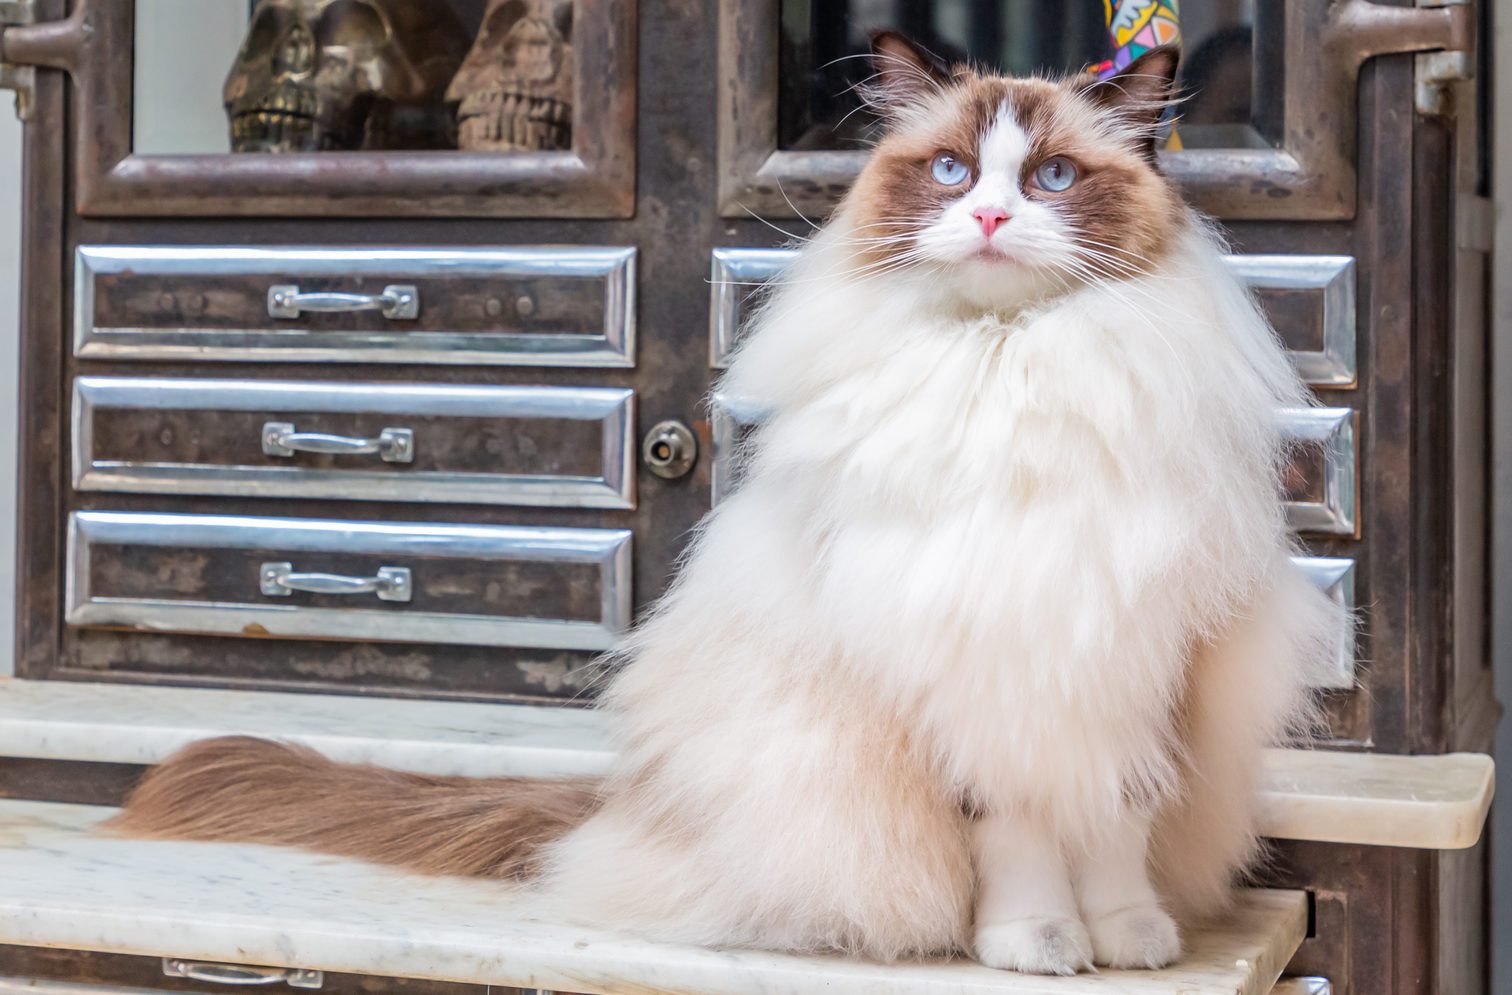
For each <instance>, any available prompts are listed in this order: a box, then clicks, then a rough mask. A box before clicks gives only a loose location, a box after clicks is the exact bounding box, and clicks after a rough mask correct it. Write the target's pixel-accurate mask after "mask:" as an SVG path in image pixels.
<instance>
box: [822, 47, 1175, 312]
mask: <svg viewBox="0 0 1512 995" xmlns="http://www.w3.org/2000/svg"><path fill="white" fill-rule="evenodd" d="M874 50H875V53H876V54H875V55H874V58H875V60H876V65H877V68H878V72H879V79H880V81H881V82H880V85H879V87H878V92H879V94H880V98H881V100H882V101H883V102H884V104H885V106H886V108H887V112H888V114H889V116H890V117H891V119H892V125H891V127H890V129H889V132H888V134H887V136H886V137H885V138H884V139H883V140H882V142H881V143H880V144H879V145H878V147H877V150H876V152H875V154H874V155H873V157H872V159H871V161H870V163H869V164H868V165H867V167H866V168H865V170H863V171H862V174H861V176H860V177H859V178H858V180H857V182H856V184H855V187H854V188H853V189H852V191H851V194H850V196H849V198H848V199H847V202H846V205H845V207H844V208H843V210H842V216H843V217H844V218H846V219H847V221H848V223H849V224H850V225H851V227H852V230H853V232H854V237H855V239H856V244H857V246H858V248H859V250H860V251H861V253H862V254H863V255H865V256H867V257H869V258H870V259H871V260H873V261H875V262H877V263H879V264H882V265H899V266H905V265H911V264H915V263H918V264H923V265H933V266H943V267H961V268H963V269H969V270H971V271H972V272H973V273H975V274H976V275H977V276H978V277H979V278H980V277H982V276H983V275H984V274H985V276H986V278H987V279H991V278H992V275H993V273H994V272H996V273H998V274H1000V275H1002V276H1003V277H1004V278H1005V279H1014V278H1016V277H1021V276H1022V275H1023V274H1025V273H1030V274H1034V275H1036V276H1038V277H1041V278H1043V280H1044V281H1047V282H1048V283H1049V284H1051V285H1059V286H1073V285H1075V284H1077V283H1080V282H1083V281H1085V280H1089V279H1106V278H1109V277H1117V276H1120V275H1132V274H1134V273H1138V272H1144V271H1147V270H1149V269H1151V268H1152V267H1153V266H1154V264H1155V262H1156V260H1158V259H1159V257H1160V256H1161V254H1162V253H1163V252H1164V251H1165V250H1166V248H1167V246H1168V244H1169V243H1170V241H1171V240H1172V238H1173V237H1174V235H1175V234H1176V232H1177V231H1178V230H1179V228H1180V225H1181V219H1182V213H1183V207H1182V204H1181V200H1180V198H1179V196H1178V195H1177V193H1176V191H1175V189H1174V188H1173V187H1172V185H1171V184H1170V182H1169V181H1168V180H1167V179H1166V178H1165V177H1164V176H1163V175H1162V174H1161V173H1160V172H1159V170H1158V169H1157V168H1156V166H1155V161H1154V160H1155V157H1154V151H1153V144H1152V141H1153V140H1152V134H1153V130H1154V127H1155V124H1156V122H1157V120H1158V117H1159V111H1160V108H1161V107H1163V105H1164V102H1165V100H1166V99H1167V98H1168V96H1169V93H1170V87H1171V80H1172V78H1173V77H1174V74H1175V68H1176V59H1175V54H1174V53H1173V52H1169V51H1166V50H1159V49H1158V50H1156V51H1155V52H1151V53H1149V54H1148V55H1146V56H1145V57H1144V58H1142V59H1140V60H1138V61H1137V62H1136V63H1135V64H1134V65H1132V66H1130V67H1129V69H1128V70H1127V71H1126V72H1125V73H1124V74H1122V75H1120V76H1118V77H1115V78H1114V79H1112V80H1109V81H1108V82H1106V83H1102V84H1096V83H1094V82H1093V81H1092V80H1091V79H1090V78H1088V77H1072V78H1068V79H1064V80H1057V81H1051V80H1043V79H1015V78H1010V77H1001V76H986V75H979V74H977V73H975V72H972V71H971V70H969V69H964V68H962V69H957V70H956V71H955V72H954V73H949V74H947V73H944V72H943V71H941V70H939V69H937V68H935V67H934V66H933V65H932V64H931V63H930V62H929V60H928V57H927V56H925V55H924V54H923V53H922V52H920V51H919V50H917V49H916V48H914V47H913V46H911V45H909V44H908V43H907V42H905V41H903V40H902V39H901V38H899V37H898V36H895V35H884V36H880V37H879V38H878V40H877V43H876V45H875V47H874ZM1010 271H1012V274H1010Z"/></svg>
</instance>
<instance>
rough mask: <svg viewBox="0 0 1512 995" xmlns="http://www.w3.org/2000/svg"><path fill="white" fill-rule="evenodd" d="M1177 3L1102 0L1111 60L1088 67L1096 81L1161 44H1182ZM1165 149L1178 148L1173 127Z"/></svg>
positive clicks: (1115, 71)
mask: <svg viewBox="0 0 1512 995" xmlns="http://www.w3.org/2000/svg"><path fill="white" fill-rule="evenodd" d="M1178 2H1179V0H1103V13H1104V14H1105V15H1107V19H1108V38H1109V40H1111V41H1112V43H1113V58H1111V59H1109V60H1107V61H1106V62H1099V63H1098V64H1097V65H1095V66H1089V67H1088V71H1089V72H1093V73H1096V74H1097V78H1098V79H1107V78H1108V77H1109V76H1112V75H1114V74H1115V73H1117V72H1119V71H1120V70H1122V69H1125V68H1127V67H1128V65H1129V63H1131V62H1133V61H1134V60H1135V59H1137V58H1139V57H1140V56H1141V55H1144V54H1145V53H1146V52H1148V51H1149V50H1150V49H1152V48H1156V47H1158V46H1160V45H1180V44H1181V12H1180V10H1179V9H1178V7H1177V4H1178ZM1165 147H1166V148H1168V149H1180V148H1181V136H1180V135H1178V134H1177V133H1176V130H1175V129H1174V128H1172V129H1171V131H1170V134H1169V135H1167V136H1166V140H1165Z"/></svg>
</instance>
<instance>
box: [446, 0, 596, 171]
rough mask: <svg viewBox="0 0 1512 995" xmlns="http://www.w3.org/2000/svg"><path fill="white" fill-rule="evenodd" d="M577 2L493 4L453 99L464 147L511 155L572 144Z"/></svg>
mask: <svg viewBox="0 0 1512 995" xmlns="http://www.w3.org/2000/svg"><path fill="white" fill-rule="evenodd" d="M572 80H573V66H572V0H489V4H488V10H487V11H486V12H485V13H484V15H483V28H482V30H481V31H479V33H478V40H477V41H476V42H474V43H473V47H472V51H470V52H468V53H467V61H466V62H464V63H462V70H461V71H460V72H458V73H457V78H456V79H454V80H452V84H451V87H450V88H449V89H448V90H447V91H446V98H447V100H449V101H452V102H453V103H456V104H457V105H458V106H457V129H458V132H457V145H458V146H459V147H460V148H463V149H469V150H472V151H480V152H481V151H488V152H503V151H513V150H529V149H537V150H539V149H569V148H571V147H572Z"/></svg>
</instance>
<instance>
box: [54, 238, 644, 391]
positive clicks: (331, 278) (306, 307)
mask: <svg viewBox="0 0 1512 995" xmlns="http://www.w3.org/2000/svg"><path fill="white" fill-rule="evenodd" d="M74 351H75V353H76V354H77V355H79V356H83V357H89V358H112V359H128V360H136V359H195V360H228V361H274V362H280V361H282V362H334V363H343V362H344V363H450V364H468V365H510V366H609V367H629V366H634V365H635V250H634V249H633V248H620V247H614V248H601V247H592V246H524V247H510V248H489V249H462V248H458V249H366V248H306V247H263V248H252V247H222V246H106V245H85V246H80V247H79V249H78V251H77V254H76V256H75V261H74Z"/></svg>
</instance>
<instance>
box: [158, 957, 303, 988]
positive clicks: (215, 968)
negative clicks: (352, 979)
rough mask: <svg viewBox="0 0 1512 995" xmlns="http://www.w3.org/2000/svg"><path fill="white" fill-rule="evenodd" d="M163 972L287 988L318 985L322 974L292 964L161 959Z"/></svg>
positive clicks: (225, 982)
mask: <svg viewBox="0 0 1512 995" xmlns="http://www.w3.org/2000/svg"><path fill="white" fill-rule="evenodd" d="M163 973H164V974H165V975H167V976H168V977H170V978H191V979H193V980H195V981H208V982H210V983H211V984H216V985H277V984H285V985H288V986H289V987H290V988H320V987H321V986H323V985H324V984H325V974H324V973H322V972H320V971H305V970H301V969H299V968H293V967H252V966H250V965H247V964H215V963H212V962H210V961H203V960H179V959H178V958H177V957H164V958H163Z"/></svg>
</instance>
